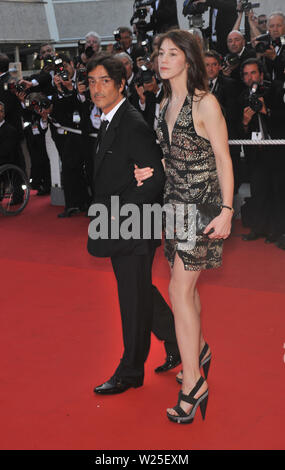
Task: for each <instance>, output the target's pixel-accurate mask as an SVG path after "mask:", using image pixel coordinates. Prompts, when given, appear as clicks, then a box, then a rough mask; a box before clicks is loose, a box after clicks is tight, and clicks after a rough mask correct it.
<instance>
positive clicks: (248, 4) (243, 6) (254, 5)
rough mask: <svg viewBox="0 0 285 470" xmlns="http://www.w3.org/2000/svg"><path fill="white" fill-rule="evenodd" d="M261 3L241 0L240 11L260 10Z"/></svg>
mask: <svg viewBox="0 0 285 470" xmlns="http://www.w3.org/2000/svg"><path fill="white" fill-rule="evenodd" d="M259 7H260V3H251V2H249V1H248V0H241V5H240V8H241V9H240V10H239V11H249V10H252V9H253V8H259Z"/></svg>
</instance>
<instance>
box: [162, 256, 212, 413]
mask: <svg viewBox="0 0 285 470" xmlns="http://www.w3.org/2000/svg"><path fill="white" fill-rule="evenodd" d="M199 275H200V271H185V269H184V265H183V262H182V260H181V259H180V258H179V256H178V255H176V257H175V261H174V266H173V269H172V273H171V280H170V284H169V295H170V300H171V303H172V309H173V314H174V319H175V330H176V337H177V342H178V346H179V351H180V355H181V360H182V366H183V383H182V392H183V393H184V394H185V395H188V394H189V392H190V391H191V390H192V388H193V387H194V386H195V385H196V383H197V381H198V380H199V378H200V376H201V374H200V368H199V354H200V341H201V338H202V340H203V337H202V335H201V325H200V310H201V305H200V299H199V294H198V292H197V289H196V283H197V280H198V278H199ZM206 390H207V384H206V382H205V383H204V384H203V385H202V387H201V388H200V390H199V391H198V392H197V394H196V395H195V397H198V396H200V395H201V394H202V393H204V392H205V391H206ZM180 406H181V408H183V409H184V410H185V412H186V413H189V411H190V409H191V407H192V405H189V404H188V403H186V402H183V401H182V402H181V403H180ZM167 411H168V412H169V413H170V414H174V415H177V413H176V411H174V410H173V409H169V410H167Z"/></svg>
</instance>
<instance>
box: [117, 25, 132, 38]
mask: <svg viewBox="0 0 285 470" xmlns="http://www.w3.org/2000/svg"><path fill="white" fill-rule="evenodd" d="M118 30H119V31H120V33H129V34H130V36H132V35H133V33H132V30H131V29H130V28H128V26H119V28H118Z"/></svg>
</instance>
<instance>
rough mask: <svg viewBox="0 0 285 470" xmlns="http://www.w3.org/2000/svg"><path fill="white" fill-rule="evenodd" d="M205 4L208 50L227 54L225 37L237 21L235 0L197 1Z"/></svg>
mask: <svg viewBox="0 0 285 470" xmlns="http://www.w3.org/2000/svg"><path fill="white" fill-rule="evenodd" d="M198 1H199V2H203V3H204V2H205V1H206V2H207V5H208V6H209V7H210V10H209V33H208V35H209V39H210V41H209V42H210V44H209V45H210V49H215V50H217V51H218V52H219V53H220V54H222V55H225V54H226V53H227V36H228V34H229V32H230V31H231V30H232V29H233V25H234V24H235V22H236V19H237V0H198Z"/></svg>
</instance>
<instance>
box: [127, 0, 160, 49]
mask: <svg viewBox="0 0 285 470" xmlns="http://www.w3.org/2000/svg"><path fill="white" fill-rule="evenodd" d="M154 5H155V0H135V2H134V6H133V9H134V13H133V16H132V17H131V19H130V24H131V25H133V24H135V25H136V28H137V31H138V42H140V41H143V40H144V39H145V38H146V36H147V31H148V30H149V24H148V23H147V22H146V21H145V19H146V17H147V14H148V10H147V8H146V7H148V6H154Z"/></svg>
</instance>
